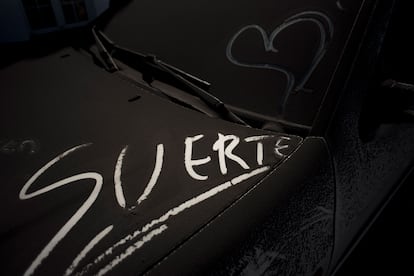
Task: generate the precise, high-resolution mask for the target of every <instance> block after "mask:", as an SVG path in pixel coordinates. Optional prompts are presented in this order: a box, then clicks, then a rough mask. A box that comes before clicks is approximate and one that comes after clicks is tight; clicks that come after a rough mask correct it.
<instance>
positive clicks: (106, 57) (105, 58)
mask: <svg viewBox="0 0 414 276" xmlns="http://www.w3.org/2000/svg"><path fill="white" fill-rule="evenodd" d="M92 35H93V38H94V39H95V42H96V47H97V48H98V54H99V57H98V58H99V59H100V62H101V63H102V64H103V66H104V67H105V69H106V70H107V71H109V72H115V71H118V70H119V68H118V66H117V65H116V63H115V61H114V60H113V59H112V56H111V54H109V52H108V50H107V49H106V47H105V45H104V44H103V42H102V40H101V39H100V38H99V36H98V34H97V33H96V30H95V27H93V28H92Z"/></svg>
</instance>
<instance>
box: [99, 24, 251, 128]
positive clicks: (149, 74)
mask: <svg viewBox="0 0 414 276" xmlns="http://www.w3.org/2000/svg"><path fill="white" fill-rule="evenodd" d="M92 33H93V36H94V38H95V40H96V44H97V47H98V54H99V56H100V58H101V62H102V63H103V65H104V67H105V69H106V70H108V71H109V72H114V71H118V70H119V68H118V66H117V64H116V63H115V61H114V59H116V60H119V61H121V62H122V63H124V64H126V65H128V66H130V67H131V68H134V69H135V70H137V71H139V72H141V73H142V75H143V80H144V81H145V82H147V83H148V84H151V83H152V82H153V81H154V80H155V79H157V80H160V81H162V82H165V83H167V84H170V85H172V86H174V87H177V88H179V89H180V90H183V91H187V92H190V93H191V94H192V95H194V96H197V97H198V98H200V99H201V100H202V101H204V102H205V103H206V104H207V105H208V106H209V107H210V108H211V109H213V110H214V111H216V112H217V113H218V114H219V115H220V116H221V117H222V118H223V119H227V120H229V121H231V122H234V123H238V124H242V125H245V126H248V124H246V123H245V122H244V121H243V120H242V119H240V118H239V117H238V116H237V115H236V114H234V113H233V112H231V111H230V110H229V109H228V108H227V107H226V105H225V104H224V103H223V102H222V101H220V100H219V99H218V98H217V97H215V96H213V95H211V94H210V93H208V92H207V91H206V90H208V89H209V88H210V84H209V83H208V82H206V81H204V80H201V79H199V78H197V77H195V76H193V75H191V74H189V73H187V72H185V71H183V70H180V69H178V68H176V67H174V66H172V65H170V64H168V63H166V62H164V61H162V60H160V59H158V58H157V57H156V56H155V55H145V54H142V53H138V52H135V51H132V50H129V49H126V48H123V47H120V46H118V45H116V44H115V43H114V42H112V41H111V40H110V39H109V38H108V37H107V36H106V35H105V34H104V33H102V32H101V31H99V30H96V29H95V27H94V28H93V29H92Z"/></svg>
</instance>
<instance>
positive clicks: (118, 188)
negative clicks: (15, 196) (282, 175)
mask: <svg viewBox="0 0 414 276" xmlns="http://www.w3.org/2000/svg"><path fill="white" fill-rule="evenodd" d="M203 137H204V135H203V134H199V135H195V136H191V137H187V138H185V140H184V145H185V149H184V158H183V159H184V165H185V170H186V173H187V174H188V175H189V176H190V177H191V178H192V179H194V180H196V181H205V180H207V179H208V176H207V175H201V174H200V173H198V172H197V167H199V166H203V165H205V164H207V163H209V162H212V158H211V157H210V156H206V157H205V158H202V159H194V157H193V148H194V146H196V143H197V142H199V141H200V140H201V139H203ZM270 138H275V136H273V135H262V136H251V137H247V138H245V139H243V140H241V139H240V138H239V137H237V136H235V135H224V134H221V133H218V139H217V140H216V141H215V143H214V144H213V145H212V150H213V151H216V152H217V156H218V160H217V162H218V164H219V168H220V172H221V174H222V175H226V174H227V173H228V168H227V162H228V161H230V160H231V161H233V162H236V163H238V164H239V165H240V167H241V168H243V169H244V170H246V172H245V173H243V174H241V175H239V176H236V177H233V178H232V179H230V180H228V181H226V182H224V183H222V184H220V185H217V186H215V187H213V188H211V189H210V190H208V191H206V192H204V193H201V194H199V195H197V196H195V197H193V198H190V199H188V200H186V201H184V202H182V203H180V204H178V205H177V206H176V207H174V208H172V209H170V210H167V211H166V212H165V213H164V214H163V215H161V216H159V217H156V218H154V219H153V220H151V221H149V222H147V223H146V224H144V226H143V227H141V228H139V229H137V230H135V231H133V232H132V233H129V234H127V235H125V237H124V238H122V239H120V240H119V241H118V242H116V243H115V244H113V245H112V246H110V247H109V248H108V249H107V250H105V251H104V252H103V253H102V254H100V255H99V256H97V257H96V258H95V259H94V261H93V262H91V263H89V264H87V265H85V266H83V267H81V268H79V265H80V263H81V262H82V260H83V259H84V258H85V257H86V255H87V254H88V253H89V252H90V251H91V250H92V249H93V248H94V247H95V246H96V245H97V244H98V243H99V242H100V241H101V240H102V239H103V238H104V237H105V236H107V235H108V234H109V233H111V231H112V230H113V229H114V227H115V226H114V225H108V226H106V227H105V228H104V229H102V230H101V231H100V232H99V233H98V234H97V235H96V236H95V237H94V238H93V239H92V240H91V241H89V242H88V243H87V244H86V246H85V247H84V248H83V249H82V250H81V251H80V252H79V254H78V255H77V256H76V257H75V259H74V260H73V261H72V263H71V264H70V266H69V267H68V268H67V269H66V271H65V275H71V274H73V273H74V272H75V271H76V270H78V272H77V274H80V275H82V274H85V273H87V272H88V271H90V269H91V268H92V267H95V266H96V265H98V264H101V263H103V265H101V266H99V267H101V268H100V270H99V272H98V273H97V274H98V275H104V274H106V273H107V272H109V271H110V270H112V269H113V268H114V267H115V266H117V265H118V264H120V263H121V262H122V261H123V260H125V259H126V258H128V257H129V256H130V255H132V254H133V253H134V252H135V251H137V250H138V249H140V248H141V247H143V246H144V245H145V244H146V243H148V242H150V241H151V240H152V239H153V238H154V237H156V236H158V235H160V234H162V233H163V232H164V231H166V230H167V229H168V224H167V223H168V221H169V220H170V219H171V218H172V217H174V216H177V215H179V214H180V213H182V212H184V211H186V210H189V209H190V208H192V207H194V206H196V205H198V204H200V203H201V202H204V201H206V200H208V199H210V198H212V197H214V196H216V195H217V194H219V193H221V192H224V191H225V190H227V189H229V188H231V187H233V186H236V185H238V184H240V183H242V182H244V181H246V180H248V179H250V178H252V177H254V176H256V175H260V174H263V173H265V172H266V171H269V170H270V169H271V167H270V166H264V165H263V156H264V147H263V143H264V141H265V140H266V139H270ZM290 139H291V138H289V137H284V136H280V137H278V138H277V139H276V142H275V144H274V147H273V152H274V155H275V156H276V157H278V158H284V157H286V156H287V154H288V153H289V152H290V149H289V147H290V145H289V143H288V142H289V140H290ZM241 142H243V143H252V142H254V143H256V157H257V158H256V160H257V165H258V166H259V167H258V168H257V169H250V166H249V165H248V164H247V163H246V161H245V160H243V159H242V158H241V157H240V156H238V155H236V154H235V153H234V152H233V151H234V149H235V148H236V147H237V146H238V145H239V143H241ZM91 145H92V144H91V143H90V144H82V145H79V146H75V147H73V148H71V149H69V150H67V151H65V152H63V153H62V154H59V155H58V156H56V157H55V158H53V159H52V160H51V161H49V162H48V163H46V164H45V165H44V166H43V167H42V168H40V169H39V170H38V171H37V172H36V173H35V174H34V175H33V176H32V177H30V178H29V180H28V181H27V182H26V183H25V184H24V186H23V188H22V189H21V191H20V193H19V198H20V200H29V199H32V198H35V197H38V196H41V195H44V194H46V193H49V192H51V191H53V190H55V189H58V188H61V187H63V186H66V185H69V184H79V183H83V182H79V180H85V179H90V180H93V182H92V183H93V184H92V183H91V184H92V187H93V188H92V191H91V192H90V194H89V196H88V198H87V199H86V200H85V201H84V202H83V203H82V204H81V206H80V207H79V209H78V210H77V211H76V212H75V213H74V214H73V215H72V216H71V217H70V219H69V220H68V221H67V222H66V223H65V224H64V225H63V226H62V227H61V228H60V229H59V231H58V232H57V233H56V234H55V235H54V236H53V237H52V239H51V240H50V241H49V242H48V243H47V244H46V246H45V247H44V248H43V249H42V250H41V252H40V253H39V254H38V255H37V257H36V258H35V259H34V260H33V261H32V263H31V264H30V266H29V267H28V268H27V269H26V271H25V274H24V275H32V274H34V272H35V271H36V270H37V269H38V267H39V266H40V265H41V264H42V263H43V262H44V261H45V260H46V259H47V258H48V256H49V255H50V254H51V253H52V252H53V250H54V249H55V248H56V246H57V245H58V244H59V243H60V242H61V241H62V240H63V239H64V238H65V237H66V236H67V235H68V234H69V232H70V231H71V229H72V228H73V227H74V226H75V225H76V224H77V223H78V222H79V221H80V220H81V219H82V217H83V216H84V215H85V213H86V212H88V210H89V209H90V208H91V207H92V206H93V204H94V203H95V201H96V199H97V198H98V196H99V194H100V192H101V190H102V186H103V182H104V179H103V176H102V174H100V173H98V172H93V171H87V172H83V173H79V174H76V175H73V176H70V177H67V178H64V179H61V180H59V181H56V182H54V183H52V184H50V185H48V186H45V187H43V188H39V189H37V190H34V191H30V190H32V189H31V187H32V186H33V184H34V183H35V182H36V181H37V180H38V179H39V177H41V176H42V175H43V174H45V173H46V172H47V171H48V170H49V169H50V168H52V167H53V166H54V165H55V164H57V163H58V162H60V161H61V160H63V159H64V158H65V157H67V156H69V155H72V154H74V153H75V152H77V151H80V150H82V149H84V148H86V147H90V146H91ZM165 153H166V149H165V147H164V144H158V145H157V146H156V154H155V160H154V169H153V172H152V175H151V177H150V179H149V181H148V183H147V185H146V186H145V188H144V190H143V192H142V194H141V195H140V196H138V197H137V199H136V201H135V203H134V204H132V206H129V207H128V206H127V203H126V200H125V195H124V191H123V186H122V167H123V163H124V162H125V157H126V155H127V154H128V146H125V147H124V148H123V149H122V150H121V152H120V153H119V155H118V159H117V161H116V164H115V166H114V167H115V169H114V175H113V183H114V193H115V197H116V200H117V203H118V205H119V206H120V207H121V208H127V207H128V209H133V208H136V207H138V206H139V205H140V204H142V203H143V202H144V201H145V200H147V199H148V198H149V197H150V194H151V191H152V190H153V189H154V187H155V186H156V184H157V180H158V178H159V176H160V174H161V173H162V169H163V163H164V155H165ZM122 245H124V246H127V248H126V249H125V250H124V251H122V253H120V254H118V255H116V256H113V255H114V252H119V250H115V249H118V248H120V247H121V246H122ZM108 259H109V260H108ZM105 260H106V262H104V261H105Z"/></svg>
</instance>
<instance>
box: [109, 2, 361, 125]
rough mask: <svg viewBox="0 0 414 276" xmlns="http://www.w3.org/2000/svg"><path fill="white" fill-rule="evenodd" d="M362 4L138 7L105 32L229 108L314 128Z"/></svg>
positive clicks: (117, 17)
mask: <svg viewBox="0 0 414 276" xmlns="http://www.w3.org/2000/svg"><path fill="white" fill-rule="evenodd" d="M342 2H343V3H342ZM363 3H364V1H363V0H355V1H340V0H339V1H335V0H329V1H328V0H327V1H320V0H318V1H317V0H307V1H299V0H290V1H275V0H261V1H220V2H218V1H211V0H210V1H205V0H200V1H188V0H181V1H159V0H141V1H132V2H130V3H129V4H127V5H125V6H124V7H122V8H121V9H120V10H119V11H118V12H117V13H116V14H115V15H114V16H113V17H112V18H111V19H110V20H109V21H108V22H107V24H106V26H105V27H104V28H103V32H104V33H105V34H106V35H108V36H109V37H110V38H111V39H112V40H113V41H114V42H115V43H117V44H118V45H121V46H123V47H126V48H129V49H132V50H135V51H139V52H144V53H150V54H154V55H156V56H158V57H159V58H161V59H162V60H164V61H165V62H167V63H169V64H172V65H174V66H176V67H178V68H180V69H182V70H184V71H186V72H189V73H191V74H193V75H195V76H198V77H200V78H201V79H204V80H206V81H208V82H210V83H211V88H210V90H209V92H210V93H211V94H213V95H215V96H217V97H219V98H220V99H221V100H222V101H224V102H225V103H226V104H230V105H233V106H236V107H239V108H244V109H247V110H249V111H253V112H257V113H261V114H264V115H268V116H273V117H279V118H283V119H285V120H289V121H291V122H295V123H300V124H304V125H311V124H312V122H313V119H314V117H315V115H316V113H317V111H318V108H319V105H320V104H321V101H322V99H323V97H324V95H325V92H326V90H327V88H328V86H329V84H330V81H331V79H332V77H333V75H334V71H335V69H336V67H337V65H338V62H339V60H340V57H341V55H342V52H343V49H344V47H345V45H346V42H347V39H348V37H349V34H350V32H351V29H352V26H353V23H354V21H355V19H356V17H357V14H358V11H359V9H360V8H361V5H362V4H363Z"/></svg>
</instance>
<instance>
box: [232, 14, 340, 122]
mask: <svg viewBox="0 0 414 276" xmlns="http://www.w3.org/2000/svg"><path fill="white" fill-rule="evenodd" d="M303 22H310V23H312V24H315V25H316V26H317V27H318V30H319V33H320V36H319V37H320V40H319V45H318V49H317V50H316V52H315V54H314V57H313V59H312V62H311V63H310V65H309V67H308V68H307V69H306V70H305V72H304V73H303V74H302V75H301V76H300V77H299V79H298V80H296V77H295V75H294V74H293V73H292V72H291V71H290V70H289V69H288V68H287V67H285V66H283V65H280V64H272V63H249V62H246V61H242V60H240V59H237V58H235V57H234V55H233V45H234V43H235V42H236V41H237V39H238V38H239V37H240V36H241V35H242V34H243V33H244V32H246V31H248V30H256V31H258V32H259V33H260V34H261V37H262V39H263V45H264V49H265V51H266V52H272V53H279V50H278V49H276V48H275V47H274V42H275V41H276V39H277V37H278V35H279V34H280V33H281V32H282V31H283V30H285V29H287V28H289V27H290V26H293V25H295V24H298V23H303ZM333 33H334V27H333V24H332V21H331V20H330V19H329V17H328V16H327V15H325V14H324V13H321V12H317V11H305V12H301V13H298V14H295V15H293V16H291V17H289V18H288V19H286V20H285V21H283V23H282V24H281V25H279V26H278V27H276V28H275V29H274V30H273V31H272V32H271V33H270V35H269V34H268V33H267V32H266V31H265V30H264V29H263V28H262V27H260V26H259V25H254V24H253V25H247V26H245V27H243V28H241V29H240V30H239V31H238V32H236V33H235V34H234V35H233V37H232V38H231V39H230V41H229V43H228V44H227V49H226V56H227V59H228V60H229V61H230V62H231V63H233V64H235V65H237V66H241V67H247V68H259V69H267V70H275V71H277V72H279V73H282V74H283V75H284V76H285V77H286V87H285V90H284V91H283V93H282V99H281V101H280V106H279V110H280V112H281V113H282V114H283V111H284V108H285V106H286V103H287V100H288V97H289V94H290V93H291V92H298V91H300V90H307V89H305V87H304V86H305V84H306V83H307V81H308V80H309V78H310V76H311V75H312V73H313V71H314V70H315V69H316V67H317V66H318V65H319V63H320V61H321V60H322V58H323V57H324V55H325V52H326V49H327V46H328V44H329V42H330V40H331V39H332V37H333Z"/></svg>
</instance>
